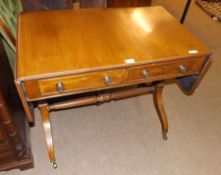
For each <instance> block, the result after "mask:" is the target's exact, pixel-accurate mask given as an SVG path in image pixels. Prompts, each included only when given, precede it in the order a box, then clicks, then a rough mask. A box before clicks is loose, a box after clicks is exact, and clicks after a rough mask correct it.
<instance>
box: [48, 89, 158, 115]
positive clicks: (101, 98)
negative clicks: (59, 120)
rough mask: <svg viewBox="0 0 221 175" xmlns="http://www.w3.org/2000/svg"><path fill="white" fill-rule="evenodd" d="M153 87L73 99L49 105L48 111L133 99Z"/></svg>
mask: <svg viewBox="0 0 221 175" xmlns="http://www.w3.org/2000/svg"><path fill="white" fill-rule="evenodd" d="M153 89H154V87H152V86H151V87H140V88H133V89H128V90H119V91H116V92H110V93H103V94H99V95H95V96H89V97H84V98H79V99H74V100H70V101H64V102H59V103H55V104H52V105H49V110H50V111H53V110H61V109H66V108H73V107H79V106H85V105H91V104H96V103H99V104H100V103H104V102H110V101H112V100H119V99H123V98H128V97H134V96H138V95H142V94H146V93H150V92H152V91H153Z"/></svg>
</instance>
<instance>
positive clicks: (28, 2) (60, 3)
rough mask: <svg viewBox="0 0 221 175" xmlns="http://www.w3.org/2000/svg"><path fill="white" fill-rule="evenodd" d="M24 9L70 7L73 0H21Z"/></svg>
mask: <svg viewBox="0 0 221 175" xmlns="http://www.w3.org/2000/svg"><path fill="white" fill-rule="evenodd" d="M21 2H22V7H23V10H24V11H42V10H56V9H71V8H72V7H73V0H21Z"/></svg>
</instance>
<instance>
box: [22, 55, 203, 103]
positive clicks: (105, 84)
mask: <svg viewBox="0 0 221 175" xmlns="http://www.w3.org/2000/svg"><path fill="white" fill-rule="evenodd" d="M204 61H205V57H199V58H186V59H180V60H175V61H168V62H163V63H162V62H161V63H151V64H147V65H139V66H131V67H129V68H122V69H115V70H110V71H99V72H93V73H83V74H76V75H69V76H61V77H57V78H48V79H39V80H30V81H26V82H25V88H26V93H27V96H28V98H29V100H35V99H39V98H47V97H52V96H61V95H63V94H70V93H80V92H87V91H90V90H99V89H105V88H111V87H116V86H123V85H127V84H138V83H142V82H151V81H156V80H164V79H170V78H176V77H181V76H185V75H191V74H197V73H199V71H200V69H201V67H202V65H203V63H204Z"/></svg>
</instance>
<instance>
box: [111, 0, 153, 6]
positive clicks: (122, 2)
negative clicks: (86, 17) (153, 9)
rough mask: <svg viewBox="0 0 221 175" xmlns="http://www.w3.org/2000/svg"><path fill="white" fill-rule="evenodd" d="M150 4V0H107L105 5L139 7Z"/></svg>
mask: <svg viewBox="0 0 221 175" xmlns="http://www.w3.org/2000/svg"><path fill="white" fill-rule="evenodd" d="M150 4H151V0H107V7H141V6H149V5H150Z"/></svg>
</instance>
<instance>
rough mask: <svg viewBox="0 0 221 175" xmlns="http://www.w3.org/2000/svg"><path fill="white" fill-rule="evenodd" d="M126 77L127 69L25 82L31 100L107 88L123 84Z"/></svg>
mask: <svg viewBox="0 0 221 175" xmlns="http://www.w3.org/2000/svg"><path fill="white" fill-rule="evenodd" d="M125 76H126V70H125V69H119V70H118V69H116V70H111V71H100V72H95V73H84V74H76V75H70V76H61V77H57V78H50V79H41V80H31V81H26V82H25V87H26V91H27V95H28V97H29V99H36V98H41V97H46V96H53V95H59V94H65V93H72V92H77V91H86V90H93V89H100V88H105V87H107V88H108V86H110V87H111V86H115V85H118V84H121V83H122V82H123V80H124V78H125Z"/></svg>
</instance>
